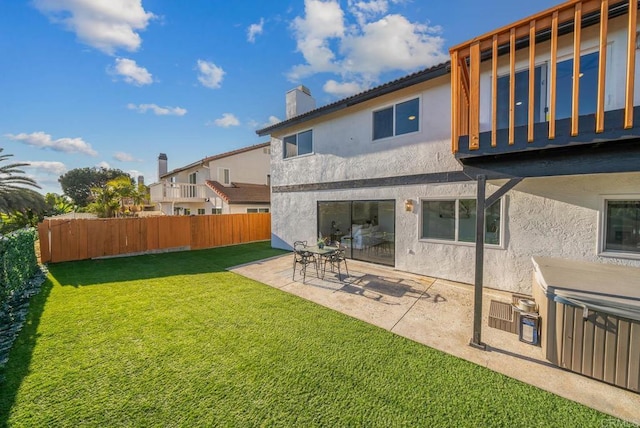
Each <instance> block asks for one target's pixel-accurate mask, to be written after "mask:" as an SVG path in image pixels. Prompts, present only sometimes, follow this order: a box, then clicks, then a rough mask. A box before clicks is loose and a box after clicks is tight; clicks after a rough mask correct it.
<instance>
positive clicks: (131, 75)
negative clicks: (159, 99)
mask: <svg viewBox="0 0 640 428" xmlns="http://www.w3.org/2000/svg"><path fill="white" fill-rule="evenodd" d="M109 72H110V73H111V74H113V75H117V76H122V77H123V78H124V81H125V82H127V83H131V84H132V85H136V86H142V85H150V84H151V83H153V76H152V75H151V73H149V72H148V71H147V69H146V68H144V67H140V66H139V65H138V64H136V62H135V61H134V60H132V59H127V58H116V62H115V64H114V66H113V68H112V69H110V70H109Z"/></svg>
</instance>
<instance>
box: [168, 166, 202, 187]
mask: <svg viewBox="0 0 640 428" xmlns="http://www.w3.org/2000/svg"><path fill="white" fill-rule="evenodd" d="M194 172H195V173H196V184H204V182H205V181H206V180H209V169H208V168H205V167H204V166H203V165H199V166H197V167H193V168H189V169H185V170H184V171H180V172H177V173H175V174H171V175H168V176H166V177H164V178H163V180H166V181H170V180H171V178H172V177H175V181H176V183H189V175H191V174H193V173H194Z"/></svg>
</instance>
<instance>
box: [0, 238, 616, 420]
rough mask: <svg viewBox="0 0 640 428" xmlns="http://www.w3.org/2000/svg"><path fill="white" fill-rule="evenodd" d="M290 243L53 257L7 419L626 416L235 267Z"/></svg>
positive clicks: (5, 384)
mask: <svg viewBox="0 0 640 428" xmlns="http://www.w3.org/2000/svg"><path fill="white" fill-rule="evenodd" d="M280 253H281V252H280V251H277V250H273V249H271V248H269V245H268V244H266V243H257V244H249V245H240V246H235V247H227V248H219V249H213V250H203V251H193V252H182V253H170V254H160V255H149V256H138V257H130V258H118V259H109V260H99V261H83V262H72V263H63V264H56V265H50V267H49V269H50V274H49V279H48V281H47V282H46V283H45V284H44V285H43V289H42V292H41V293H40V294H39V295H38V296H36V297H35V298H34V299H33V300H32V303H31V312H30V318H29V322H28V324H27V325H26V326H25V328H24V330H23V331H22V334H21V336H20V338H19V340H18V341H17V342H16V343H15V345H14V348H13V350H12V353H11V355H10V359H9V363H8V364H7V366H6V367H5V369H4V370H3V371H2V372H0V375H1V376H2V377H3V380H1V381H0V426H7V425H8V426H11V427H44V426H56V427H63V426H73V427H76V426H109V427H114V426H163V427H165V426H194V427H195V426H304V427H308V426H327V427H333V426H380V427H390V426H456V427H459V426H473V427H485V426H510V427H512V426H532V425H533V426H563V427H564V426H580V427H586V426H594V427H601V426H609V425H607V424H612V423H614V424H618V423H620V424H622V422H621V421H618V420H615V419H613V418H611V417H609V416H607V415H604V414H602V413H599V412H597V411H595V410H592V409H589V408H587V407H584V406H582V405H579V404H576V403H574V402H571V401H568V400H565V399H563V398H560V397H557V396H555V395H552V394H549V393H546V392H544V391H541V390H539V389H537V388H534V387H532V386H529V385H526V384H523V383H521V382H518V381H515V380H512V379H510V378H507V377H505V376H502V375H500V374H497V373H495V372H491V371H489V370H487V369H484V368H483V367H480V366H477V365H475V364H472V363H468V362H466V361H463V360H460V359H458V358H455V357H452V356H449V355H447V354H444V353H441V352H439V351H435V350H433V349H430V348H427V347H425V346H422V345H420V344H417V343H414V342H411V341H409V340H407V339H404V338H402V337H398V336H396V335H394V334H391V333H389V332H387V331H385V330H382V329H379V328H377V327H374V326H371V325H368V324H365V323H363V322H361V321H358V320H355V319H352V318H349V317H347V316H345V315H343V314H340V313H337V312H334V311H332V310H329V309H326V308H323V307H320V306H318V305H316V304H313V303H310V302H307V301H304V300H302V299H300V298H298V297H295V296H292V295H288V294H286V293H283V292H281V291H279V290H276V289H273V288H271V287H268V286H266V285H263V284H260V283H258V282H255V281H252V280H248V279H245V278H244V277H241V276H239V275H236V274H234V273H230V272H227V271H225V268H227V267H229V266H233V265H236V264H240V263H244V262H248V261H251V260H257V259H261V258H265V257H269V256H272V255H277V254H280ZM611 426H613V425H611ZM616 426H621V425H616Z"/></svg>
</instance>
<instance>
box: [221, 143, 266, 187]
mask: <svg viewBox="0 0 640 428" xmlns="http://www.w3.org/2000/svg"><path fill="white" fill-rule="evenodd" d="M264 149H265V147H260V148H257V149H255V150H250V151H247V152H243V153H238V154H235V155H233V156H228V157H225V158H222V159H216V160H213V161H210V162H209V173H210V176H211V180H215V181H219V182H222V177H221V176H220V169H221V168H228V169H229V173H230V174H229V175H230V179H231V181H232V182H236V183H252V184H267V175H268V174H270V161H271V156H270V154H269V153H268V150H266V151H267V153H265V150H264ZM266 149H269V147H266Z"/></svg>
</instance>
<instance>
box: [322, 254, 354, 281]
mask: <svg viewBox="0 0 640 428" xmlns="http://www.w3.org/2000/svg"><path fill="white" fill-rule="evenodd" d="M327 263H329V264H330V265H331V272H334V268H337V269H338V280H339V281H341V280H342V273H341V272H340V264H341V263H344V268H345V269H346V271H347V276H349V268H348V267H347V257H346V255H345V248H342V247H338V249H337V250H336V252H335V253H333V254H330V255H328V256H326V257H325V258H324V269H323V271H326V270H327Z"/></svg>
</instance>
